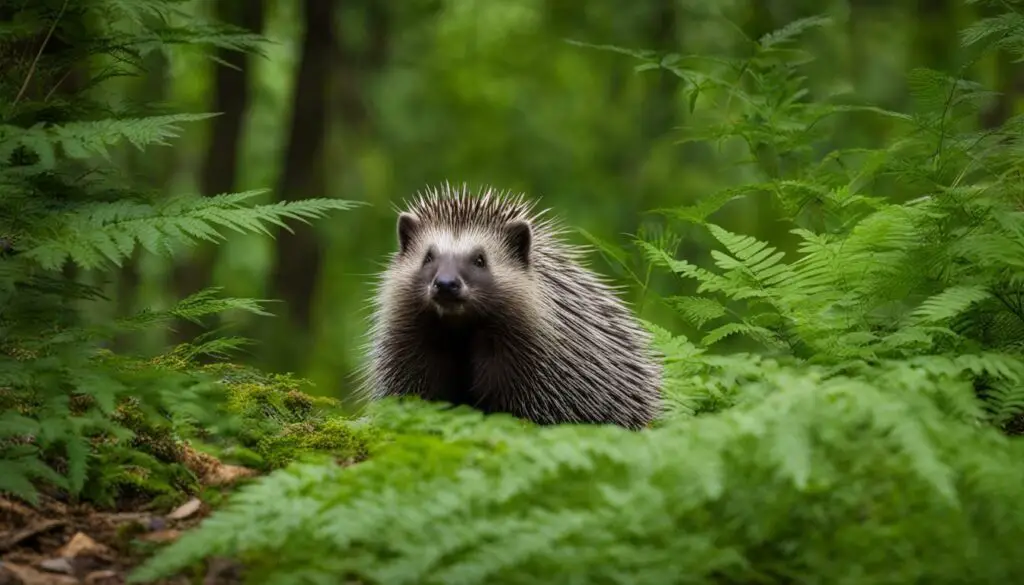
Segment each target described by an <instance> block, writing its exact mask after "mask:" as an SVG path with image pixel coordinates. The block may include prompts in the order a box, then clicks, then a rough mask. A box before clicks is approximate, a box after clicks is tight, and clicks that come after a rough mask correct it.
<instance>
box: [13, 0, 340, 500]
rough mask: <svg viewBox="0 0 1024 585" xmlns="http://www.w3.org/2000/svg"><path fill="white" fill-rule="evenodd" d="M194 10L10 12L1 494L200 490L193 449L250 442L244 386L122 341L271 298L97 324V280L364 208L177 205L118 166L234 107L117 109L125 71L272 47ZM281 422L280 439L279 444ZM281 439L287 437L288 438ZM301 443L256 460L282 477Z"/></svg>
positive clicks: (200, 298) (257, 307)
mask: <svg viewBox="0 0 1024 585" xmlns="http://www.w3.org/2000/svg"><path fill="white" fill-rule="evenodd" d="M180 4H181V2H180V1H179V0H31V1H12V2H5V3H4V4H3V6H0V23H2V25H0V62H2V63H3V67H0V493H7V494H12V495H14V496H18V497H21V498H24V499H26V500H28V501H30V502H35V501H37V499H38V495H39V490H40V489H45V490H48V491H56V492H59V493H61V494H63V496H64V497H71V498H80V497H84V498H87V499H90V500H92V501H95V502H98V503H102V504H106V505H113V504H114V503H115V501H116V500H117V499H118V498H119V497H120V495H121V494H122V492H124V491H139V492H141V493H143V494H146V495H148V496H150V497H152V496H154V495H161V496H168V497H173V496H175V495H176V494H177V495H179V496H180V494H182V493H187V492H188V491H189V490H194V489H195V487H196V486H195V477H194V474H191V472H189V471H188V470H187V469H184V468H183V467H182V466H181V465H180V453H179V451H180V449H181V448H182V441H183V440H184V439H188V438H196V439H204V438H205V439H207V440H208V441H210V442H212V443H216V441H215V440H212V439H216V438H217V437H221V438H222V439H223V438H224V437H229V436H232V435H231V434H230V433H231V429H232V428H233V427H232V425H234V424H237V422H238V419H239V417H241V420H242V422H243V423H245V421H246V411H245V409H240V412H238V413H237V414H238V415H239V416H236V417H231V416H226V413H229V412H232V411H231V408H232V407H231V405H230V404H227V403H225V402H224V398H225V396H232V392H230V391H229V392H227V393H225V391H224V384H223V382H222V380H220V379H218V378H217V377H215V376H212V375H210V373H209V372H204V371H201V369H199V368H196V367H178V366H174V365H173V364H171V363H170V362H172V361H174V360H179V361H180V359H181V358H182V357H183V356H182V355H178V354H173V355H171V356H169V357H168V359H166V360H163V362H161V361H160V360H159V359H157V360H150V361H140V359H139V358H137V357H135V356H118V355H112V354H110V353H109V352H107V351H105V350H104V348H105V347H107V346H109V344H110V342H111V340H113V339H115V337H116V336H118V335H119V334H122V333H125V332H132V331H138V330H140V329H143V328H151V327H166V326H167V325H169V324H170V323H171V322H172V320H176V319H192V320H195V319H198V318H200V317H202V316H204V315H209V314H212V313H218V312H221V311H225V310H229V309H233V310H242V311H249V312H253V313H257V314H266V312H265V311H264V309H263V308H262V304H261V303H260V302H258V301H256V300H253V299H239V298H225V297H222V296H219V295H218V294H217V292H218V291H216V290H212V289H211V290H204V291H200V292H199V293H196V294H195V295H193V296H191V297H189V298H186V299H182V300H181V301H180V302H179V303H178V304H177V305H175V306H173V307H171V308H170V309H168V310H161V311H155V310H154V311H143V312H141V313H138V314H134V315H127V316H123V317H121V318H118V319H116V320H97V319H88V318H86V316H87V315H88V314H89V312H90V309H91V307H93V306H97V305H96V304H97V303H102V302H105V300H106V299H105V298H104V289H103V288H102V286H100V285H96V284H93V283H96V282H102V281H103V280H105V279H106V277H108V276H109V275H110V274H111V273H112V271H113V270H115V269H117V268H118V267H119V266H120V265H122V264H123V263H124V262H126V261H130V259H131V258H132V256H133V254H134V253H135V252H136V248H139V247H141V248H142V249H143V250H144V251H146V252H149V253H155V254H163V255H172V254H174V253H176V252H178V251H180V250H182V249H183V248H184V247H186V246H188V245H190V244H194V243H196V242H198V241H203V240H205V241H214V242H217V241H221V240H222V239H223V237H224V235H223V232H224V231H225V230H228V229H230V230H233V231H236V232H243V233H244V232H263V233H269V232H268V228H270V227H273V226H281V227H285V228H287V225H286V221H287V220H301V221H308V220H310V219H314V218H317V217H320V216H322V215H324V214H325V213H327V212H328V211H331V210H345V209H350V208H351V207H352V206H353V204H352V203H351V202H348V201H341V200H333V199H310V200H302V201H295V202H287V203H271V204H265V205H251V204H250V200H251V199H252V198H253V197H254V196H255V195H257V193H256V192H245V193H226V194H214V193H211V194H207V195H208V196H205V197H203V196H194V195H189V196H173V197H172V196H168V195H167V194H166V193H159V192H158V193H153V192H150V191H148V190H146V189H144V188H141V187H140V186H138V185H135V184H132V183H131V182H129V180H128V179H126V178H125V176H124V175H123V173H122V169H121V168H120V167H119V166H118V165H117V164H115V162H114V161H113V160H112V157H111V154H112V153H113V152H114V150H115V149H117V148H121V147H127V146H133V147H136V148H139V149H143V148H146V147H150V146H154V145H165V144H167V143H168V141H169V140H170V139H173V138H175V137H177V136H178V135H179V134H180V132H181V130H182V126H183V124H186V123H188V122H192V121H197V120H202V119H206V118H208V117H210V116H212V115H216V113H214V114H192V113H171V114H168V113H165V112H161V113H159V114H156V113H154V112H153V111H151V109H149V108H147V107H146V105H145V104H143V105H141V106H133V107H131V108H124V107H120V106H115V105H113V104H112V103H109V100H107V99H106V98H107V97H108V95H109V93H110V92H109V89H108V85H109V83H108V82H109V81H110V80H111V79H113V78H116V77H120V76H130V75H145V74H146V71H145V70H144V68H143V58H144V57H145V55H146V54H147V53H148V52H150V51H157V50H170V48H171V47H172V46H177V45H187V46H188V47H189V48H191V49H200V50H205V49H209V48H213V47H220V48H227V49H231V50H244V51H255V52H259V50H260V47H261V46H262V43H263V39H261V38H260V37H258V36H256V35H253V34H251V33H249V32H246V31H242V30H237V29H234V28H231V27H227V26H224V25H220V24H217V23H199V22H195V20H194V17H192V16H191V15H189V14H186V13H184V12H183V11H182V8H181V6H180ZM236 345H237V340H233V339H216V338H215V339H206V340H199V341H197V343H195V344H192V345H189V346H188V352H189V354H190V355H193V356H194V355H200V354H211V355H219V354H221V353H223V352H224V351H225V350H226V349H230V348H231V347H233V346H236ZM184 347H185V346H183V348H184ZM183 348H179V350H177V351H178V353H179V354H180V351H183ZM186 361H187V360H186ZM239 392H241V394H239V393H238V392H235V393H234V395H235V396H240V395H243V394H244V392H242V391H241V390H240V391H239ZM289 392H291V390H289V391H287V392H285V394H286V395H287V396H292V394H289ZM296 396H297V395H296ZM289 400H291V401H292V402H291V403H294V402H295V401H301V400H302V399H300V398H289ZM291 403H290V404H291ZM313 406H315V405H314V404H313V403H310V404H309V405H306V406H296V407H295V408H299V409H303V408H305V409H307V410H309V409H310V408H312V407H313ZM250 418H251V416H250ZM311 420H312V422H310V423H309V424H311V425H314V427H315V430H316V432H318V433H321V432H327V434H328V435H330V437H333V438H325V439H323V441H324V443H325V444H328V445H341V446H344V445H345V441H346V440H349V439H345V438H344V437H342V435H341V434H340V433H339V432H337V431H331V430H327V431H323V430H322V429H321V428H320V427H323V426H324V425H325V424H326V423H323V422H322V421H318V420H317V419H315V417H314V419H311ZM235 428H236V427H235ZM264 430H265V431H266V435H267V436H266V437H263V440H270V439H268V438H267V437H272V436H276V435H275V432H272V431H273V429H264ZM250 434H251V433H250ZM276 434H277V435H281V436H282V437H286V436H287V433H284V431H283V430H281V429H278V430H277V431H276ZM345 436H346V437H347V435H345ZM249 438H251V437H249ZM242 439H246V437H242ZM279 440H280V441H284V440H285V439H283V438H281V439H279ZM221 442H223V441H221ZM243 446H244V441H243ZM254 447H258V446H254ZM300 447H302V445H295V446H293V447H291V448H290V450H288V449H284V448H283V447H282V448H275V447H273V446H266V447H259V448H256V449H255V450H253V453H255V454H257V455H259V457H258V458H257V459H259V461H258V462H259V463H260V464H265V465H266V466H270V467H272V466H274V465H281V464H283V463H284V462H285V461H287V460H290V459H289V458H290V457H293V456H298V455H299V454H300V451H301V449H300ZM275 449H276V450H275ZM260 458H262V459H260ZM129 488H131V489H129Z"/></svg>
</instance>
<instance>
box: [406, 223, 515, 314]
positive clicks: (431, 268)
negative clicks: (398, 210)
mask: <svg viewBox="0 0 1024 585" xmlns="http://www.w3.org/2000/svg"><path fill="white" fill-rule="evenodd" d="M397 227H398V247H399V250H398V257H399V259H400V262H401V263H402V264H403V265H404V269H405V274H406V278H407V279H408V282H407V283H406V286H407V288H406V291H407V294H408V296H409V298H407V299H406V302H408V303H411V304H417V305H419V308H420V309H421V310H423V311H430V312H433V313H435V314H436V315H437V317H439V318H441V319H442V320H452V321H464V320H474V319H478V318H483V317H486V316H487V315H488V314H489V313H493V312H494V311H496V310H498V309H499V308H500V307H501V305H502V304H503V301H507V300H508V299H507V298H505V297H506V295H505V287H503V286H502V284H503V283H504V282H506V281H514V277H515V276H517V275H513V274H512V272H514V271H523V270H525V269H526V268H527V267H528V266H529V263H530V246H531V243H532V233H531V230H530V225H529V224H528V223H527V222H526V221H523V220H513V221H510V222H508V223H507V224H505V225H504V226H503V227H502V229H501V230H498V232H497V237H496V236H495V234H494V232H493V231H491V232H486V233H485V232H484V231H482V230H477V229H472V228H468V227H461V226H459V227H453V226H447V225H429V224H427V223H425V222H423V221H422V220H420V219H419V218H418V217H416V216H415V215H413V214H411V213H402V214H400V215H399V217H398V226H397ZM410 308H411V307H410Z"/></svg>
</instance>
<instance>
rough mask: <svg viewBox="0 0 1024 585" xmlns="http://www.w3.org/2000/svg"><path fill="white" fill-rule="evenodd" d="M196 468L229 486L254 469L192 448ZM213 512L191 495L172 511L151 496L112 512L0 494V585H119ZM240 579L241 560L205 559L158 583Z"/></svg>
mask: <svg viewBox="0 0 1024 585" xmlns="http://www.w3.org/2000/svg"><path fill="white" fill-rule="evenodd" d="M191 453H192V454H193V457H192V465H190V467H192V469H193V471H196V472H198V473H197V475H199V476H200V477H201V478H202V483H203V485H204V486H207V487H215V488H216V487H227V486H230V485H231V484H233V483H234V482H235V481H237V480H238V479H240V478H243V477H250V476H252V475H253V472H252V470H249V469H247V468H244V467H239V466H233V465H225V464H222V463H220V462H219V461H217V460H216V459H214V458H212V457H210V456H209V455H205V454H200V453H198V452H195V451H192V452H191ZM210 511H211V507H210V505H209V504H208V503H205V502H203V501H201V500H200V499H199V498H197V497H193V498H191V499H189V500H188V501H186V502H185V503H184V504H181V505H180V506H177V507H176V508H175V509H173V510H171V511H170V512H169V513H160V512H157V511H155V510H153V504H152V502H151V501H147V500H145V499H139V500H136V501H126V502H122V503H120V505H119V506H118V508H117V509H116V510H114V511H106V510H99V509H97V508H96V507H95V506H92V505H89V504H74V503H68V502H64V501H60V500H59V499H58V498H56V497H54V496H52V495H42V496H41V497H40V500H39V502H38V504H37V505H36V506H34V507H33V506H28V505H25V504H23V503H19V502H17V501H14V500H11V499H6V498H2V497H0V585H80V584H88V585H120V584H123V583H126V582H127V576H128V574H129V573H130V572H131V570H132V569H133V568H135V567H136V566H138V565H139V564H140V563H141V562H142V561H143V560H144V559H145V558H146V557H147V556H148V555H149V554H150V553H152V551H153V550H154V549H155V548H157V547H159V546H160V545H164V544H167V543H170V542H173V541H174V540H176V539H177V538H178V537H179V536H180V535H181V534H182V533H183V532H184V531H186V530H188V529H189V528H192V527H194V526H196V525H197V524H198V523H199V522H200V521H202V519H203V518H205V517H206V516H207V515H208V514H209V513H210ZM197 577H201V579H202V583H204V585H221V584H234V583H241V575H240V572H239V567H238V566H237V565H236V564H234V563H232V562H228V561H220V560H213V561H210V562H209V563H207V566H206V567H205V574H202V575H191V576H186V575H181V576H178V577H175V578H172V579H165V580H162V581H158V582H157V583H160V584H161V585H172V584H173V585H188V584H193V583H196V582H199V581H198V579H197Z"/></svg>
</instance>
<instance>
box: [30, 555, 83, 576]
mask: <svg viewBox="0 0 1024 585" xmlns="http://www.w3.org/2000/svg"><path fill="white" fill-rule="evenodd" d="M36 566H37V567H39V568H40V569H42V570H44V571H49V572H51V573H63V574H65V575H71V574H74V572H75V568H74V567H73V566H72V565H71V561H70V560H68V559H66V558H64V557H57V558H55V559H44V560H42V561H39V562H38V563H36Z"/></svg>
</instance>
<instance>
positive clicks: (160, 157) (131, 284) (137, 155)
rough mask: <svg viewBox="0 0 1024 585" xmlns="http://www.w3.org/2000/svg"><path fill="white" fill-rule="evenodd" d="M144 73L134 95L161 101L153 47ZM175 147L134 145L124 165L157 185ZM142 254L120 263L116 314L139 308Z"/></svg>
mask: <svg viewBox="0 0 1024 585" xmlns="http://www.w3.org/2000/svg"><path fill="white" fill-rule="evenodd" d="M146 61H147V63H146V76H145V77H144V78H143V79H142V80H141V83H140V84H139V85H138V86H137V87H136V89H135V91H134V92H133V93H134V94H135V95H134V99H135V100H136V101H138V102H139V103H143V104H152V103H158V102H162V101H164V99H165V98H166V96H167V90H168V83H167V58H166V57H165V55H164V54H163V53H161V52H160V51H154V52H152V53H150V54H149V55H148V56H147V57H146ZM176 152H177V151H176V150H174V149H167V150H147V151H145V152H140V151H138V150H136V149H129V150H128V152H127V153H126V159H127V163H126V164H127V166H128V168H129V169H131V170H132V172H133V174H135V175H136V176H138V177H146V178H147V179H148V181H149V182H150V183H151V184H152V185H155V186H157V187H158V188H159V187H161V186H163V185H166V184H167V182H168V180H169V178H170V174H171V169H172V168H173V166H172V162H171V161H173V159H174V158H175V155H176ZM141 255H142V251H141V250H140V249H138V248H137V249H136V250H135V253H134V254H132V256H131V258H129V259H128V260H127V261H125V263H124V264H123V265H122V266H121V269H120V270H119V271H118V276H117V293H116V297H115V300H116V302H117V307H116V312H117V315H119V316H122V317H123V316H127V315H130V314H132V313H134V312H135V311H137V310H138V309H139V307H138V304H139V303H138V296H139V287H140V286H141V284H142V280H141V277H140V276H139V258H140V257H141ZM139 337H140V336H139V335H137V334H131V333H129V334H125V335H123V336H119V337H118V338H117V340H115V343H114V348H115V350H117V351H127V350H130V349H132V348H135V347H137V344H138V343H139V341H138V339H139Z"/></svg>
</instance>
